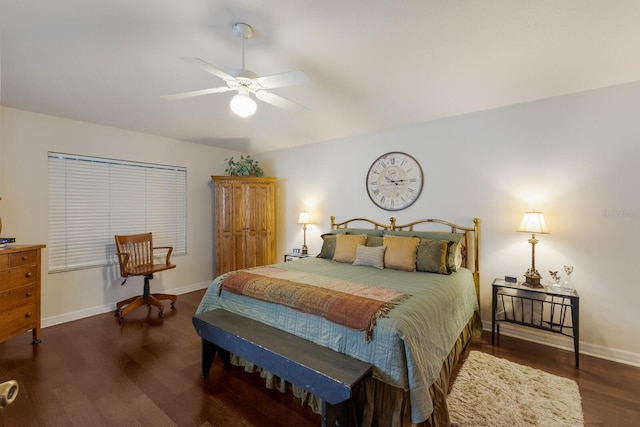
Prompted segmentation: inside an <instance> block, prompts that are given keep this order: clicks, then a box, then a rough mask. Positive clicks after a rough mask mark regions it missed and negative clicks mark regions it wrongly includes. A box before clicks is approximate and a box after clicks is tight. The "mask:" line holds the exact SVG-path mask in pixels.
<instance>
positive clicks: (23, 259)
mask: <svg viewBox="0 0 640 427" xmlns="http://www.w3.org/2000/svg"><path fill="white" fill-rule="evenodd" d="M21 259H22V261H26V260H27V259H29V258H28V257H27V256H26V255H22V258H21Z"/></svg>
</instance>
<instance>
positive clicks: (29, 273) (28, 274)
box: [24, 271, 33, 277]
mask: <svg viewBox="0 0 640 427" xmlns="http://www.w3.org/2000/svg"><path fill="white" fill-rule="evenodd" d="M32 275H33V274H32V273H31V272H30V271H29V272H27V274H25V275H24V277H31V276H32Z"/></svg>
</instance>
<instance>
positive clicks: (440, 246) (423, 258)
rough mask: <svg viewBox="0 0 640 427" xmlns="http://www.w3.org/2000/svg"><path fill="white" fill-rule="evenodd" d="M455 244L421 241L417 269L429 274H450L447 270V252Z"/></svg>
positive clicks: (432, 240)
mask: <svg viewBox="0 0 640 427" xmlns="http://www.w3.org/2000/svg"><path fill="white" fill-rule="evenodd" d="M451 245H453V242H451V241H447V240H434V239H420V245H419V246H418V252H417V260H416V269H417V270H418V271H426V272H429V273H438V274H450V271H449V269H448V268H447V252H448V250H449V246H451Z"/></svg>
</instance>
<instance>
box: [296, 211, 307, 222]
mask: <svg viewBox="0 0 640 427" xmlns="http://www.w3.org/2000/svg"><path fill="white" fill-rule="evenodd" d="M309 223H310V219H309V212H306V211H305V212H300V216H299V217H298V224H309Z"/></svg>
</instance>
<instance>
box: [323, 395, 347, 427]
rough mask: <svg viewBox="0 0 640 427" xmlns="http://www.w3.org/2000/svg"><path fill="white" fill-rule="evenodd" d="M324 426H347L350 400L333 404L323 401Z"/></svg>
mask: <svg viewBox="0 0 640 427" xmlns="http://www.w3.org/2000/svg"><path fill="white" fill-rule="evenodd" d="M321 425H322V427H336V426H338V427H347V426H348V425H349V401H348V400H345V401H344V402H341V403H337V404H335V405H332V404H330V403H327V402H326V401H324V400H323V401H322V424H321Z"/></svg>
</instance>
